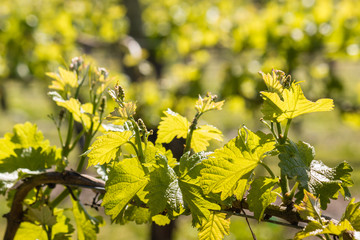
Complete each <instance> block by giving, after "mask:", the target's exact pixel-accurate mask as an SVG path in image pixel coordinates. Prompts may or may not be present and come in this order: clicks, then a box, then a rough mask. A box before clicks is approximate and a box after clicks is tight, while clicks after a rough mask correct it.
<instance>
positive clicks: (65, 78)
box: [46, 67, 78, 91]
mask: <svg viewBox="0 0 360 240" xmlns="http://www.w3.org/2000/svg"><path fill="white" fill-rule="evenodd" d="M58 70H59V75H58V74H56V73H46V75H47V76H49V77H50V78H52V79H53V81H52V82H51V85H50V86H49V88H50V89H54V90H60V91H64V90H66V89H67V88H76V87H77V86H78V82H77V77H76V74H75V73H74V72H72V71H68V70H65V69H64V68H61V67H59V69H58Z"/></svg>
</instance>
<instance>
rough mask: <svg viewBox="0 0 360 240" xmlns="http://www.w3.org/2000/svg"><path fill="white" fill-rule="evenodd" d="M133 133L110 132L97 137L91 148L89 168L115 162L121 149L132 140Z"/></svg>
mask: <svg viewBox="0 0 360 240" xmlns="http://www.w3.org/2000/svg"><path fill="white" fill-rule="evenodd" d="M131 136H132V132H131V131H122V132H120V131H119V132H108V133H107V134H104V135H102V136H100V137H97V138H96V140H95V142H94V143H93V144H92V145H91V147H90V150H91V151H90V152H89V154H88V157H89V160H88V167H90V166H92V165H96V164H104V163H109V162H110V161H111V160H114V159H115V158H116V156H117V153H118V151H119V149H120V147H121V146H122V145H123V144H124V143H126V142H127V141H129V140H130V138H131Z"/></svg>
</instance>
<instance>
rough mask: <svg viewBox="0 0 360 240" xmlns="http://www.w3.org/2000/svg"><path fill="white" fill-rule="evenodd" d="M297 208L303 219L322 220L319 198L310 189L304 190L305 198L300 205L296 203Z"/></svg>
mask: <svg viewBox="0 0 360 240" xmlns="http://www.w3.org/2000/svg"><path fill="white" fill-rule="evenodd" d="M295 208H296V210H298V211H299V213H300V216H301V218H302V219H304V220H317V221H321V209H320V203H319V199H318V198H316V197H315V196H314V195H313V194H311V193H309V192H308V191H306V190H304V199H303V200H302V201H301V204H300V205H295Z"/></svg>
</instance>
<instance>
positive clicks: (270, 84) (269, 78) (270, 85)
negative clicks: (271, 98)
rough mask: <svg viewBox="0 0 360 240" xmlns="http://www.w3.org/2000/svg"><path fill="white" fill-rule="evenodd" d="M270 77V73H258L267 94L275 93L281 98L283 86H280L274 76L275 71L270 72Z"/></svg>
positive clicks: (276, 77)
mask: <svg viewBox="0 0 360 240" xmlns="http://www.w3.org/2000/svg"><path fill="white" fill-rule="evenodd" d="M271 73H272V75H270V73H268V74H265V73H263V72H260V74H261V76H262V78H263V80H264V82H265V84H266V86H267V89H268V91H269V92H273V93H277V94H278V95H279V96H281V94H282V91H283V86H282V85H281V83H280V81H279V79H278V76H277V75H276V72H275V71H272V72H271Z"/></svg>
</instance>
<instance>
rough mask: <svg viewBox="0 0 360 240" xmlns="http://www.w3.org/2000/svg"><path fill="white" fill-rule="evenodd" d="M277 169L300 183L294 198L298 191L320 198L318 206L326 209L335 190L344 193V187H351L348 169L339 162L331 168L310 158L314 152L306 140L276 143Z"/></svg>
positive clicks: (336, 193) (335, 196)
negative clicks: (278, 144)
mask: <svg viewBox="0 0 360 240" xmlns="http://www.w3.org/2000/svg"><path fill="white" fill-rule="evenodd" d="M278 150H279V151H280V152H281V153H280V155H279V159H280V163H279V166H280V168H281V169H282V170H283V171H284V173H285V174H286V175H288V176H289V177H292V178H293V177H297V180H298V181H299V183H300V187H299V190H300V192H299V193H298V194H297V195H296V197H297V198H302V190H303V189H306V190H307V191H309V192H311V193H312V194H315V195H316V196H319V197H320V202H321V207H322V208H323V209H326V206H327V204H328V203H329V202H330V200H329V199H337V195H338V192H339V191H342V192H344V194H346V193H347V192H348V189H347V188H348V187H349V186H352V184H353V183H352V180H351V176H350V173H351V172H352V168H351V167H350V165H349V164H348V163H346V162H343V163H341V164H339V165H338V166H336V167H335V168H330V167H328V166H326V165H325V164H324V163H322V162H321V161H319V160H313V159H314V156H315V151H314V149H313V147H312V146H310V145H309V144H307V143H304V142H299V143H297V144H295V143H294V142H291V141H289V143H288V144H286V145H281V146H278Z"/></svg>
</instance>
